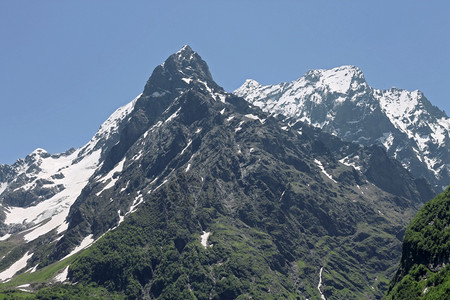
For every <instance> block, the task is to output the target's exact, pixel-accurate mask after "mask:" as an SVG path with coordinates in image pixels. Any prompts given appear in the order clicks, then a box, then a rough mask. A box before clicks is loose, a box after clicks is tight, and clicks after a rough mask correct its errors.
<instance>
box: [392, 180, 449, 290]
mask: <svg viewBox="0 0 450 300" xmlns="http://www.w3.org/2000/svg"><path fill="white" fill-rule="evenodd" d="M449 225H450V187H448V188H447V190H446V191H445V192H444V193H442V194H440V195H438V196H437V197H436V198H435V199H433V200H432V201H430V202H428V203H427V204H426V205H425V206H424V207H423V208H422V209H421V210H420V211H419V213H418V214H417V215H416V217H415V218H414V219H413V220H412V221H411V224H410V226H409V227H408V230H407V231H406V233H405V239H404V243H403V256H402V260H401V263H400V267H399V270H398V271H397V274H396V276H395V277H394V279H393V281H392V283H391V286H390V288H389V291H388V294H387V296H386V299H446V298H447V297H448V295H450V266H449V259H450V227H449Z"/></svg>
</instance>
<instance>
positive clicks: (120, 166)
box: [96, 157, 126, 196]
mask: <svg viewBox="0 0 450 300" xmlns="http://www.w3.org/2000/svg"><path fill="white" fill-rule="evenodd" d="M125 159H126V157H124V158H123V159H122V160H121V161H120V162H119V163H117V165H116V166H115V167H114V168H113V169H112V170H111V171H109V172H108V174H106V175H105V176H103V177H101V178H100V179H99V182H102V183H105V182H107V181H108V180H109V182H108V184H107V185H105V186H104V187H103V189H102V190H101V191H100V192H98V193H96V195H97V196H100V195H101V193H103V192H104V191H106V190H108V189H110V188H112V187H113V186H114V185H115V184H116V182H117V180H119V176H116V178H114V174H116V173H120V172H122V171H123V165H124V164H125Z"/></svg>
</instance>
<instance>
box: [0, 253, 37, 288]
mask: <svg viewBox="0 0 450 300" xmlns="http://www.w3.org/2000/svg"><path fill="white" fill-rule="evenodd" d="M32 256H33V253H31V254H28V252H27V253H25V255H24V256H22V258H20V259H19V260H18V261H16V262H15V263H13V264H12V265H11V266H10V267H9V268H8V269H6V270H4V271H3V272H1V273H0V280H2V281H3V282H6V281H9V280H10V279H11V278H12V277H13V276H14V275H15V274H16V273H17V272H18V271H20V270H22V269H23V268H25V267H26V266H27V261H28V260H29V259H30V258H31V257H32Z"/></svg>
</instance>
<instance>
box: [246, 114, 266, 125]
mask: <svg viewBox="0 0 450 300" xmlns="http://www.w3.org/2000/svg"><path fill="white" fill-rule="evenodd" d="M245 117H247V118H249V119H252V120H258V121H259V122H260V123H261V124H264V121H265V120H261V119H260V118H259V117H258V116H255V115H253V114H247V115H245Z"/></svg>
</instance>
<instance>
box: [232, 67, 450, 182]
mask: <svg viewBox="0 0 450 300" xmlns="http://www.w3.org/2000/svg"><path fill="white" fill-rule="evenodd" d="M234 93H235V94H236V95H238V96H241V97H244V98H245V99H246V100H247V101H249V102H251V103H253V104H254V105H256V106H259V107H261V108H262V109H263V110H264V111H266V112H269V113H270V114H284V115H286V116H288V117H291V118H294V119H296V120H301V121H303V122H306V123H308V124H311V125H313V126H316V127H320V128H322V129H323V130H324V131H326V132H329V133H332V134H334V135H337V136H339V137H340V138H342V139H344V140H346V141H352V142H357V143H360V144H362V145H367V146H368V145H374V144H379V145H382V146H383V147H384V148H385V150H386V151H387V153H388V154H389V156H391V157H394V158H396V159H397V160H399V161H400V162H401V163H402V165H403V166H404V167H405V168H407V169H408V170H410V171H411V172H412V173H413V174H414V176H416V177H417V178H419V177H424V178H426V179H427V180H428V181H429V182H431V183H432V184H433V186H434V188H435V189H436V190H437V191H442V190H443V189H444V188H445V187H446V186H447V185H448V183H449V182H450V175H449V165H450V154H449V153H450V119H449V118H448V117H447V115H446V114H445V113H444V112H442V111H440V110H439V109H438V108H437V107H434V106H432V105H431V103H430V102H429V101H428V100H427V99H426V98H425V96H424V95H423V94H422V93H421V92H420V91H413V92H409V91H406V90H401V89H396V88H392V89H390V90H377V89H373V88H371V87H370V86H369V85H368V84H367V82H366V81H365V79H364V75H363V73H362V72H361V70H360V69H358V68H357V67H354V66H342V67H339V68H334V69H331V70H312V71H309V72H308V73H307V74H305V75H304V76H302V77H300V78H299V79H298V80H295V81H293V82H291V83H281V84H276V85H269V86H262V85H260V84H259V83H258V82H256V81H254V80H247V81H246V82H245V83H244V84H243V85H242V86H241V87H240V88H239V89H237V90H236V91H235V92H234Z"/></svg>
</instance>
